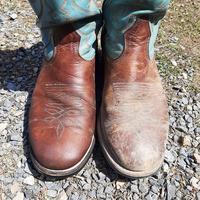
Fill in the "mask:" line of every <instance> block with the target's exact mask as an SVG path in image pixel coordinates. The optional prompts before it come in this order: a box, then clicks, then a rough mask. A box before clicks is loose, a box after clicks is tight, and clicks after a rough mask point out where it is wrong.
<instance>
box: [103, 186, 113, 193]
mask: <svg viewBox="0 0 200 200" xmlns="http://www.w3.org/2000/svg"><path fill="white" fill-rule="evenodd" d="M112 190H113V187H112V186H111V185H108V186H107V187H106V189H105V191H104V192H105V193H107V194H109V193H111V192H112Z"/></svg>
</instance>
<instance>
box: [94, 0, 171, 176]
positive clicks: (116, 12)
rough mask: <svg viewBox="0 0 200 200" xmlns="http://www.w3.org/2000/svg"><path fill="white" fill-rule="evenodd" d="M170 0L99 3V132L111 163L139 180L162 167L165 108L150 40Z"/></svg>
mask: <svg viewBox="0 0 200 200" xmlns="http://www.w3.org/2000/svg"><path fill="white" fill-rule="evenodd" d="M168 4H169V0H166V1H165V0H141V1H137V0H123V1H122V0H106V1H105V2H104V5H103V16H104V20H105V27H104V31H103V35H102V38H103V41H102V45H103V57H104V65H105V82H104V90H103V98H102V105H101V111H100V116H99V119H98V135H99V138H100V143H101V146H102V149H103V152H104V154H105V157H106V158H107V160H108V162H109V163H110V164H111V166H112V167H113V168H114V169H115V170H117V171H118V172H119V173H120V174H122V175H124V176H127V177H131V178H140V177H145V176H149V175H151V174H152V173H154V172H156V171H157V170H158V169H159V167H160V166H161V164H162V162H163V159H164V153H165V144H166V140H167V135H168V111H167V104H166V100H165V95H164V91H163V88H162V85H161V81H160V78H159V75H158V71H157V67H156V64H155V59H154V42H155V38H156V35H157V32H158V26H159V24H160V20H161V19H162V18H163V17H164V15H165V13H166V10H167V8H168Z"/></svg>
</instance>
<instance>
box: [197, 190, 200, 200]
mask: <svg viewBox="0 0 200 200" xmlns="http://www.w3.org/2000/svg"><path fill="white" fill-rule="evenodd" d="M197 200H200V192H197Z"/></svg>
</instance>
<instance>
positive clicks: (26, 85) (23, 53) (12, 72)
mask: <svg viewBox="0 0 200 200" xmlns="http://www.w3.org/2000/svg"><path fill="white" fill-rule="evenodd" d="M42 60H43V44H42V42H39V43H37V44H35V45H33V46H32V47H31V48H29V49H25V48H23V47H20V48H19V49H16V50H5V51H2V50H0V71H1V75H0V84H1V85H0V89H3V90H4V91H3V90H1V91H2V92H5V90H7V91H10V92H12V91H14V93H13V94H14V98H17V97H18V96H22V99H24V103H25V102H26V103H25V106H24V104H23V105H22V104H20V102H19V103H18V102H17V103H16V104H17V105H15V106H16V107H18V109H20V110H21V111H23V112H24V115H23V117H22V118H21V121H22V123H23V127H22V131H21V132H20V136H21V137H22V138H23V149H24V156H25V157H26V159H27V163H28V165H27V166H26V167H25V171H26V172H27V173H30V174H32V175H33V176H34V177H36V178H38V179H45V177H44V176H43V175H41V174H39V173H38V172H37V171H36V170H35V168H34V166H33V164H32V161H31V158H30V153H29V142H28V141H29V127H28V118H29V109H30V105H31V98H32V93H33V91H34V87H35V84H36V81H37V77H38V75H39V72H40V70H41V66H42ZM1 61H2V62H1ZM95 82H96V111H97V114H96V117H98V114H99V109H100V105H101V98H102V90H103V82H104V70H103V62H102V52H101V50H99V51H98V54H97V57H96V72H95ZM23 96H25V97H26V98H24V97H23ZM95 134H96V144H95V147H94V151H93V154H92V157H93V160H92V165H93V166H94V167H95V168H96V169H97V170H98V171H99V172H101V175H102V176H106V177H107V179H108V180H110V181H113V180H116V179H117V178H118V175H117V174H116V173H114V171H113V170H112V169H111V168H110V167H109V165H108V164H107V162H106V160H105V158H104V156H103V154H102V151H101V148H100V145H99V141H98V137H97V133H95ZM7 142H11V144H12V145H17V144H18V142H17V141H11V134H9V135H8V137H7ZM46 179H48V180H52V178H50V177H48V178H47V177H46Z"/></svg>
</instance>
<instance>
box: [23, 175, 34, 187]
mask: <svg viewBox="0 0 200 200" xmlns="http://www.w3.org/2000/svg"><path fill="white" fill-rule="evenodd" d="M24 183H25V184H27V185H34V177H33V176H28V177H26V178H25V179H24Z"/></svg>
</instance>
